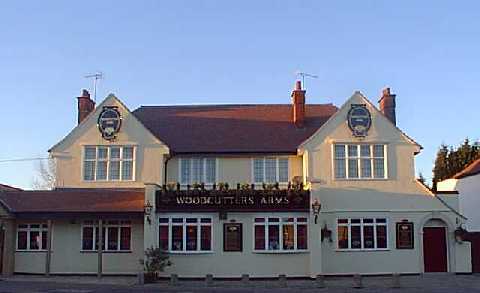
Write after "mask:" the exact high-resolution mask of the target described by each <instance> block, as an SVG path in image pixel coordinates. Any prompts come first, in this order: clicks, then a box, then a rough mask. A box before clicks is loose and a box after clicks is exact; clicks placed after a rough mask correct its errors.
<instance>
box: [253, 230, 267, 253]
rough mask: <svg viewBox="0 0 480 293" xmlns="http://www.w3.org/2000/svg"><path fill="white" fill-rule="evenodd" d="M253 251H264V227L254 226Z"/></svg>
mask: <svg viewBox="0 0 480 293" xmlns="http://www.w3.org/2000/svg"><path fill="white" fill-rule="evenodd" d="M255 249H256V250H265V226H261V225H255Z"/></svg>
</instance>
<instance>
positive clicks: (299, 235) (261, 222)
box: [253, 217, 308, 252]
mask: <svg viewBox="0 0 480 293" xmlns="http://www.w3.org/2000/svg"><path fill="white" fill-rule="evenodd" d="M253 227H254V229H253V230H254V232H253V234H254V235H253V237H254V250H255V251H271V252H288V251H300V250H306V249H307V247H308V245H307V242H308V237H307V230H308V229H307V218H305V217H266V218H263V217H261V218H260V217H256V218H255V219H254V224H253Z"/></svg>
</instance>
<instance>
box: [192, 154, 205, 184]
mask: <svg viewBox="0 0 480 293" xmlns="http://www.w3.org/2000/svg"><path fill="white" fill-rule="evenodd" d="M192 182H197V183H201V182H203V159H199V158H193V159H192Z"/></svg>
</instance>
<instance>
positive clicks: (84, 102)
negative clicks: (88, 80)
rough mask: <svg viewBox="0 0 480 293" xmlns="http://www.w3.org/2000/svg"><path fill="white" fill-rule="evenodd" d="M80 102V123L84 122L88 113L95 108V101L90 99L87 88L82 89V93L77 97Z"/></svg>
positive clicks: (78, 102)
mask: <svg viewBox="0 0 480 293" xmlns="http://www.w3.org/2000/svg"><path fill="white" fill-rule="evenodd" d="M77 104H78V124H80V123H82V121H83V120H85V118H87V116H88V114H90V113H91V112H92V111H93V110H94V109H95V102H94V101H92V99H90V93H89V92H88V91H87V90H86V89H83V90H82V95H81V96H80V97H77Z"/></svg>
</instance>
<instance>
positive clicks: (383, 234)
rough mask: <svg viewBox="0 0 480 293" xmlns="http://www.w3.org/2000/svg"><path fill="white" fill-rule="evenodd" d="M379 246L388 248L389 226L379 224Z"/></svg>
mask: <svg viewBox="0 0 480 293" xmlns="http://www.w3.org/2000/svg"><path fill="white" fill-rule="evenodd" d="M377 248H387V226H383V225H382V226H377Z"/></svg>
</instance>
